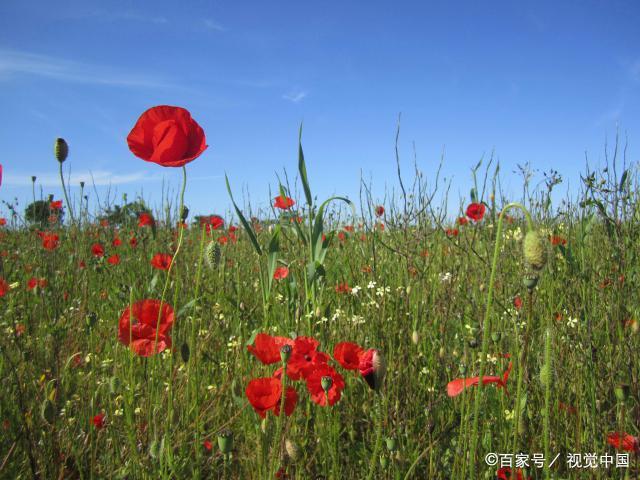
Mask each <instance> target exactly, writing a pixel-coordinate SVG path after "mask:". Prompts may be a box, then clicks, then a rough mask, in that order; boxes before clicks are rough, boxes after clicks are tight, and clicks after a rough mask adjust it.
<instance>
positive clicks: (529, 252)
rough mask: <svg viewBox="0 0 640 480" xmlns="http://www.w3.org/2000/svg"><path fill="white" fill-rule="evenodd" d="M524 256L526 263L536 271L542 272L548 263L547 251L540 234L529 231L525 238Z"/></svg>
mask: <svg viewBox="0 0 640 480" xmlns="http://www.w3.org/2000/svg"><path fill="white" fill-rule="evenodd" d="M522 251H523V255H524V260H525V262H526V263H527V264H528V265H530V266H531V268H533V269H534V270H538V271H539V270H542V269H543V268H544V266H545V264H546V263H547V250H546V247H545V243H544V242H543V241H542V237H541V236H540V233H538V232H537V231H536V230H529V231H528V232H527V234H526V235H525V237H524V242H523V249H522Z"/></svg>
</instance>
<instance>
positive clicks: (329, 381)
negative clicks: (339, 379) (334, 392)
mask: <svg viewBox="0 0 640 480" xmlns="http://www.w3.org/2000/svg"><path fill="white" fill-rule="evenodd" d="M285 346H286V345H285ZM320 385H321V386H322V390H324V391H325V393H326V392H328V391H329V390H331V387H332V386H333V378H332V377H330V376H329V375H325V376H324V377H322V378H321V379H320Z"/></svg>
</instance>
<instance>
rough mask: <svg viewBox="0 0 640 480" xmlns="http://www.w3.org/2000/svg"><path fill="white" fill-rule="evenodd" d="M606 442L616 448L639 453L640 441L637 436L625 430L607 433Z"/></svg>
mask: <svg viewBox="0 0 640 480" xmlns="http://www.w3.org/2000/svg"><path fill="white" fill-rule="evenodd" d="M607 443H608V444H609V445H611V446H612V447H615V448H617V449H618V450H626V451H627V452H634V451H637V452H638V453H639V454H640V441H639V439H638V437H634V436H633V435H629V434H628V433H626V432H621V433H620V432H614V433H610V434H609V435H607Z"/></svg>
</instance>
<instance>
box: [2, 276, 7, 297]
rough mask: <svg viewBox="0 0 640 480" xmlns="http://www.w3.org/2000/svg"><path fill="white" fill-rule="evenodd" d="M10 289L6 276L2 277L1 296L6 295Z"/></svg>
mask: <svg viewBox="0 0 640 480" xmlns="http://www.w3.org/2000/svg"><path fill="white" fill-rule="evenodd" d="M8 291H9V283H8V282H7V281H6V280H5V279H4V278H0V297H4V296H5V295H6V294H7V292H8Z"/></svg>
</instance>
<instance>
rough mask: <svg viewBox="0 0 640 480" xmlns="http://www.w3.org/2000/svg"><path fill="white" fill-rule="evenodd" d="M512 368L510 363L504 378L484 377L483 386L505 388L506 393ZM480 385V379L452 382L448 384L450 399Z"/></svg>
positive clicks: (464, 379)
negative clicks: (492, 385)
mask: <svg viewBox="0 0 640 480" xmlns="http://www.w3.org/2000/svg"><path fill="white" fill-rule="evenodd" d="M511 366H512V365H511V362H509V366H508V367H507V370H506V371H505V372H504V374H503V375H502V377H498V376H495V375H489V376H486V375H485V376H484V377H482V384H483V385H488V384H495V385H496V386H497V387H499V388H504V389H505V391H506V388H507V380H508V379H509V374H510V373H511ZM478 383H480V377H472V378H456V379H455V380H452V381H450V382H449V383H448V384H447V395H449V396H450V397H456V396H458V395H460V394H461V393H462V392H463V391H464V389H465V388H467V387H472V386H474V385H478Z"/></svg>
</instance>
